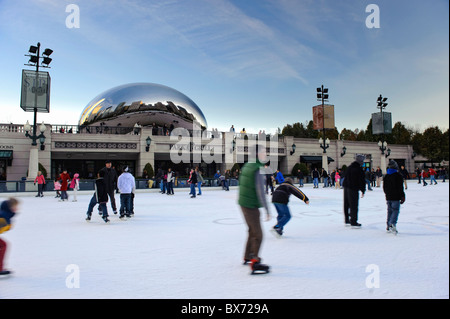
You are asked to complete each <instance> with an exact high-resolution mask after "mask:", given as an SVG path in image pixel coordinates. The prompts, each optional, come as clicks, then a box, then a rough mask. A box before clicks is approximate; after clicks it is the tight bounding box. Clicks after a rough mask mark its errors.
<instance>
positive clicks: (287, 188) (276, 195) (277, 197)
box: [272, 177, 309, 236]
mask: <svg viewBox="0 0 450 319" xmlns="http://www.w3.org/2000/svg"><path fill="white" fill-rule="evenodd" d="M291 195H294V196H295V197H297V198H299V199H300V200H302V201H304V202H305V204H309V199H308V197H307V196H306V195H305V194H304V193H303V192H302V191H301V190H299V189H298V188H297V187H295V186H294V182H293V181H292V178H290V177H286V179H285V180H284V182H283V183H282V184H281V185H280V186H278V187H277V188H276V189H275V191H274V192H273V196H272V203H273V204H274V205H275V208H276V209H277V213H278V216H277V224H276V225H275V226H274V227H273V231H274V232H275V233H276V234H277V235H278V236H281V235H283V228H284V226H285V225H286V224H287V223H288V221H289V220H290V219H291V212H290V211H289V207H288V203H289V197H290V196H291Z"/></svg>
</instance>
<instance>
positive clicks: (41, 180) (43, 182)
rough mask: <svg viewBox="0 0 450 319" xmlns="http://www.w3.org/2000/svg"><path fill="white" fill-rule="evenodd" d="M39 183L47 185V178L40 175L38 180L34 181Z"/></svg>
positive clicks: (37, 177)
mask: <svg viewBox="0 0 450 319" xmlns="http://www.w3.org/2000/svg"><path fill="white" fill-rule="evenodd" d="M36 182H37V183H38V184H45V178H44V175H42V174H41V175H38V176H36V178H35V179H34V183H36Z"/></svg>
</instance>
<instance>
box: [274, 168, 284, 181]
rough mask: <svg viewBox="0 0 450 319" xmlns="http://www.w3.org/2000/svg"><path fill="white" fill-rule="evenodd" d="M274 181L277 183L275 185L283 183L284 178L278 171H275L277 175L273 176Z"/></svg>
mask: <svg viewBox="0 0 450 319" xmlns="http://www.w3.org/2000/svg"><path fill="white" fill-rule="evenodd" d="M275 180H276V181H277V184H281V183H283V182H284V176H283V174H282V173H281V172H280V170H278V169H277V175H276V176H275Z"/></svg>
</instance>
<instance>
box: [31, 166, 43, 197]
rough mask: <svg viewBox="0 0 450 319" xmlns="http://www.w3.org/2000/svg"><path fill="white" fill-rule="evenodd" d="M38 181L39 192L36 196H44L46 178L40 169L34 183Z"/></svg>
mask: <svg viewBox="0 0 450 319" xmlns="http://www.w3.org/2000/svg"><path fill="white" fill-rule="evenodd" d="M36 182H37V183H38V193H37V195H36V197H44V193H43V191H44V186H45V178H44V175H42V172H41V171H38V173H37V176H36V178H35V179H34V185H36Z"/></svg>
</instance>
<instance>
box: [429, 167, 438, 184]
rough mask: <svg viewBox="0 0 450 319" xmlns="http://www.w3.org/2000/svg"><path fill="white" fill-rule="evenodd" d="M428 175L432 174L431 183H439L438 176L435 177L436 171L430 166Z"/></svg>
mask: <svg viewBox="0 0 450 319" xmlns="http://www.w3.org/2000/svg"><path fill="white" fill-rule="evenodd" d="M428 175H430V185H433V182H434V185H437V182H436V178H435V175H436V171H435V170H434V169H433V168H431V167H430V168H429V169H428Z"/></svg>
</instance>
